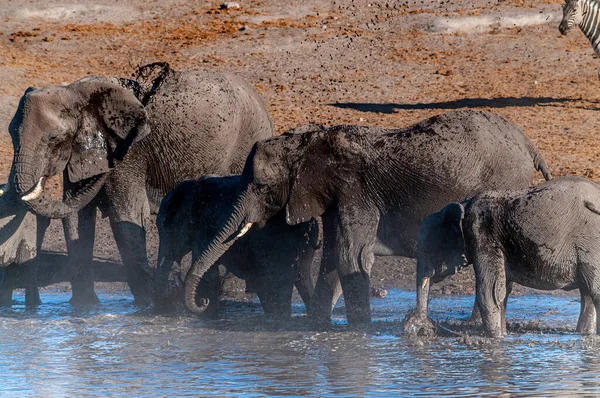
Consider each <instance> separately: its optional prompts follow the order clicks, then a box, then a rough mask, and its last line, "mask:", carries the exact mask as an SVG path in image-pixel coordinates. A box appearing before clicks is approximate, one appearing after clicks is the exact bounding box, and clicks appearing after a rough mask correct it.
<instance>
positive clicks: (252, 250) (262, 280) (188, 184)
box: [155, 175, 318, 318]
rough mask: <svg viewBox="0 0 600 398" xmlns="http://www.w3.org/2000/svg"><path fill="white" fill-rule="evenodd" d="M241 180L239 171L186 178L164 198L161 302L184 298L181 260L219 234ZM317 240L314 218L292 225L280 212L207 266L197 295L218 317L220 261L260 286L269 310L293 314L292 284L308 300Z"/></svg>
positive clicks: (159, 221) (157, 283)
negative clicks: (215, 261)
mask: <svg viewBox="0 0 600 398" xmlns="http://www.w3.org/2000/svg"><path fill="white" fill-rule="evenodd" d="M239 182H240V176H239V175H231V176H222V177H217V176H210V177H205V178H201V179H199V180H197V181H194V180H189V181H184V182H182V183H180V184H179V185H178V186H177V187H176V188H175V189H174V190H173V191H171V192H170V193H169V194H167V196H165V197H164V198H163V200H162V202H161V205H160V210H159V213H158V217H157V226H158V231H159V237H160V246H159V255H158V267H157V269H156V274H155V292H156V297H155V301H156V304H157V305H159V306H161V305H164V304H172V302H173V301H174V300H177V299H179V300H181V302H183V300H182V298H183V297H182V296H181V297H178V296H180V294H181V293H182V291H180V290H182V289H179V288H178V285H179V283H180V282H181V280H180V276H179V275H177V274H178V272H177V270H178V269H180V266H181V260H182V258H183V257H184V256H185V255H186V254H188V253H189V252H190V251H191V252H192V256H193V258H197V257H198V256H199V255H200V252H199V250H201V249H202V248H203V247H205V246H206V245H207V244H208V242H210V240H211V239H212V237H213V236H215V234H216V233H217V228H218V225H220V223H219V220H220V219H221V218H222V217H226V216H228V215H229V209H230V208H231V207H232V206H233V201H234V199H235V196H236V192H237V189H238V185H239ZM317 243H318V227H317V226H316V222H314V223H313V222H308V223H303V224H299V225H296V226H289V225H287V224H286V221H285V214H284V212H281V214H280V215H279V216H277V217H275V218H274V219H272V220H270V221H269V222H267V223H266V224H265V225H264V227H263V228H261V229H252V230H251V231H248V233H247V234H246V235H245V236H244V237H243V238H242V239H238V240H237V241H236V243H235V244H234V246H233V247H232V249H231V250H229V251H228V252H227V253H226V254H224V255H223V256H222V257H221V258H220V260H219V261H218V263H217V264H215V266H214V267H212V268H211V270H210V271H209V272H207V274H206V275H205V277H204V278H203V282H202V283H201V284H200V286H199V288H198V289H199V290H198V294H197V297H202V298H205V299H206V298H207V299H208V301H209V309H208V310H207V311H208V314H207V315H208V316H210V317H216V316H217V309H218V308H217V303H218V290H219V289H218V287H219V286H218V265H219V264H221V265H224V266H225V267H226V269H227V270H228V271H229V272H231V273H233V274H234V275H235V276H237V277H239V278H242V279H244V280H246V282H247V283H248V284H249V286H250V287H252V288H253V289H255V290H256V292H257V294H258V297H259V299H260V302H261V305H262V307H263V309H264V311H265V313H266V314H267V315H268V316H271V317H277V318H284V317H289V316H290V315H291V298H292V290H293V285H294V284H295V285H296V287H297V289H298V292H299V293H300V296H301V297H302V299H303V301H304V303H305V305H306V306H307V307H308V305H309V299H310V294H311V293H312V288H313V285H312V281H311V277H310V267H311V264H312V259H313V254H314V249H315V248H316V246H317ZM181 271H182V272H185V271H187V270H181ZM184 276H185V275H184ZM200 300H202V299H200Z"/></svg>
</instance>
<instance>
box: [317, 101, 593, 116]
mask: <svg viewBox="0 0 600 398" xmlns="http://www.w3.org/2000/svg"><path fill="white" fill-rule="evenodd" d="M580 101H581V99H580V98H552V97H521V98H516V97H500V98H463V99H459V100H454V101H444V102H430V103H418V104H377V103H358V102H338V103H335V104H329V105H330V106H334V107H336V108H345V109H355V110H357V111H361V112H377V113H394V112H395V111H398V110H427V109H460V108H508V107H517V106H519V107H528V106H535V105H542V106H544V105H551V104H560V103H573V102H580ZM575 107H576V108H587V107H582V106H575ZM594 109H597V108H594Z"/></svg>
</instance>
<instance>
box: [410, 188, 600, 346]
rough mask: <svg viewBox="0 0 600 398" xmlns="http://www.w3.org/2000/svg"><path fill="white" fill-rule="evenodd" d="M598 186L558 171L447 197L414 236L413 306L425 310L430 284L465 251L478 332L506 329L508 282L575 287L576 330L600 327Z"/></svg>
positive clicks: (500, 333)
mask: <svg viewBox="0 0 600 398" xmlns="http://www.w3.org/2000/svg"><path fill="white" fill-rule="evenodd" d="M598 241H600V186H598V185H596V184H594V183H593V182H591V181H589V180H586V179H585V178H581V177H561V178H555V179H553V180H551V181H547V182H544V183H543V184H540V185H538V186H536V187H532V188H529V189H524V190H519V191H504V192H502V191H501V192H484V193H481V194H479V195H477V196H475V197H474V198H472V199H470V200H467V201H465V202H463V203H451V204H449V205H448V206H446V207H445V208H444V209H442V210H441V211H439V212H438V213H435V214H432V215H431V216H430V217H428V218H427V219H426V220H425V221H424V222H423V226H422V231H421V234H420V236H419V249H418V256H419V257H418V259H419V262H420V264H419V266H420V267H421V268H422V272H419V275H420V276H419V277H418V278H417V279H418V280H417V287H418V288H420V287H422V286H424V285H426V288H424V289H422V291H421V292H420V296H421V297H423V298H424V299H423V300H420V301H419V302H420V305H419V306H418V311H419V312H420V316H421V317H423V316H425V315H426V314H427V295H428V290H429V286H428V284H423V275H425V277H429V278H431V279H432V280H433V281H439V280H441V279H443V278H444V277H445V276H446V275H448V274H449V273H451V272H449V271H448V270H449V269H450V270H451V269H452V267H455V266H458V265H459V264H461V263H462V262H463V261H462V258H463V257H465V256H466V259H467V260H468V263H470V264H473V266H474V268H475V276H476V283H477V298H476V300H477V304H478V306H479V309H480V311H481V315H482V319H483V326H484V330H485V332H486V333H487V334H488V335H490V336H492V337H500V336H504V335H505V334H506V301H507V298H508V295H509V294H510V291H511V289H512V283H513V282H516V283H518V284H521V285H524V286H528V287H531V288H535V289H542V290H555V289H562V290H572V289H577V288H579V291H580V294H581V313H580V315H579V321H578V322H577V332H580V333H585V334H591V333H593V332H594V330H596V333H599V332H600V323H598V322H597V321H598V320H597V317H596V313H597V312H598V310H600V247H598Z"/></svg>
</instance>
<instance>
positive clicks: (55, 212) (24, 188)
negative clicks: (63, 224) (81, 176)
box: [15, 157, 107, 218]
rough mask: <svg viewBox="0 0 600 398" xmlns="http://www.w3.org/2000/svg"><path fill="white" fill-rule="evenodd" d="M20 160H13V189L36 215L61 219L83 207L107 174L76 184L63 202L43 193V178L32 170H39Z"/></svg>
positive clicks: (100, 185) (39, 168) (96, 192)
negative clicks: (72, 191)
mask: <svg viewBox="0 0 600 398" xmlns="http://www.w3.org/2000/svg"><path fill="white" fill-rule="evenodd" d="M41 169H42V168H41V167H35V166H32V165H31V164H30V163H28V162H25V161H23V160H22V157H21V158H19V159H16V160H15V170H16V171H15V188H16V191H17V193H18V194H19V195H20V196H21V200H23V201H24V202H26V204H27V205H28V206H29V208H30V209H31V210H32V211H33V212H34V213H35V214H37V215H40V216H44V217H48V218H63V217H66V216H68V215H70V214H73V213H75V212H77V211H79V210H81V209H82V208H83V207H85V206H86V205H87V204H88V203H89V202H90V201H91V200H92V199H93V198H94V197H95V196H96V195H97V194H98V191H100V188H102V185H103V184H104V182H105V180H106V177H107V173H104V174H101V175H98V176H94V177H91V178H89V179H87V180H85V181H83V182H80V183H79V184H78V188H77V190H76V191H75V193H74V194H69V193H67V194H66V195H65V198H64V199H63V200H56V199H53V198H51V197H50V196H49V195H48V194H47V193H45V192H44V182H45V177H44V176H40V177H37V176H36V173H34V172H32V170H41Z"/></svg>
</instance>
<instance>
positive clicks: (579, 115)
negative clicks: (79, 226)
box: [0, 0, 600, 292]
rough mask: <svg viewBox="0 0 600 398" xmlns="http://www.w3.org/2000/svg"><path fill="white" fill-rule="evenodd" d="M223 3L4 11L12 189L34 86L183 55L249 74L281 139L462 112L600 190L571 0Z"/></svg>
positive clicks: (593, 66) (404, 269)
mask: <svg viewBox="0 0 600 398" xmlns="http://www.w3.org/2000/svg"><path fill="white" fill-rule="evenodd" d="M219 4H220V3H219V2H214V1H198V0H196V1H188V0H165V1H158V0H144V1H141V0H130V1H128V2H122V1H116V0H99V1H95V2H93V4H92V2H86V1H83V0H79V1H75V0H63V1H57V0H45V1H40V0H13V1H5V2H2V4H0V22H2V23H1V24H0V81H1V82H2V84H1V85H0V180H4V179H5V178H6V175H7V174H8V170H9V165H10V160H11V156H12V146H11V143H10V137H9V136H8V134H7V132H6V131H7V129H6V126H7V125H8V122H9V121H10V118H11V117H12V114H13V112H14V110H15V108H16V104H17V102H18V99H19V97H20V96H21V94H22V93H23V91H24V90H25V89H26V88H27V87H28V86H46V85H51V84H60V83H64V82H71V81H73V80H76V79H78V78H81V77H83V76H86V75H95V74H97V75H114V76H128V75H130V73H131V72H132V70H133V68H134V67H135V66H136V65H140V64H145V63H148V62H154V61H168V62H169V63H171V65H172V66H173V67H175V68H179V69H208V70H218V71H231V72H235V73H238V74H239V75H241V76H243V77H245V78H246V79H248V80H249V81H250V82H252V83H253V84H254V85H255V87H256V88H257V89H258V90H259V92H260V93H261V95H262V96H263V98H264V99H265V102H266V103H267V105H268V108H269V111H270V113H271V116H272V118H273V120H274V122H275V126H276V130H277V132H282V131H284V130H285V129H287V128H290V127H293V126H295V125H297V124H300V123H304V122H307V121H316V122H319V123H323V124H325V125H334V124H341V123H351V124H363V125H377V126H382V127H402V126H406V125H409V124H411V123H414V122H416V121H418V120H421V119H423V118H426V117H428V116H431V115H434V114H438V113H442V112H446V111H448V110H451V109H459V108H474V109H484V110H488V111H492V112H496V113H499V114H502V115H504V116H506V117H508V118H509V119H510V120H512V121H513V122H515V123H517V124H518V125H520V126H521V127H522V128H523V129H524V130H525V131H526V132H527V134H528V135H529V136H530V137H531V138H532V139H533V141H534V142H535V143H536V145H537V146H538V148H539V149H540V150H541V152H542V153H543V154H544V156H545V158H546V160H547V162H548V164H549V165H550V167H551V170H552V172H553V174H554V175H556V176H559V175H581V176H585V177H588V178H591V179H594V180H596V181H597V182H600V169H599V163H598V157H599V156H600V152H599V151H598V148H599V147H600V135H598V134H596V133H595V127H594V126H595V124H594V123H596V122H597V114H596V113H595V112H597V111H598V107H599V106H600V102H599V100H600V90H598V87H600V82H599V81H598V78H597V75H598V69H599V68H600V61H599V60H598V59H596V58H597V57H596V56H595V55H594V54H593V50H592V48H591V46H590V44H589V43H588V41H587V39H586V38H585V37H584V36H583V34H582V33H581V32H580V31H579V29H574V30H573V32H572V33H571V34H570V35H569V36H567V37H562V36H560V34H559V32H558V29H557V28H558V24H559V22H560V16H561V11H560V2H559V1H558V0H541V1H537V2H533V1H530V0H504V1H499V2H497V1H491V0H490V1H485V0H465V1H455V0H447V1H446V0H439V1H431V0H425V1H412V0H411V1H393V0H388V1H381V0H378V1H371V0H365V1H363V0H356V1H350V0H336V1H316V0H304V1H293V0H292V1H290V0H288V1H281V0H270V1H258V0H255V1H240V2H239V4H240V6H241V8H239V9H230V10H221V9H220V8H219ZM52 228H53V230H52V232H51V234H50V238H49V239H48V241H47V242H46V246H47V247H48V248H52V249H57V250H64V242H63V241H62V232H61V228H60V225H59V223H58V222H55V223H53V226H52ZM97 241H98V243H97V244H96V252H97V254H98V255H102V256H104V257H112V258H118V254H117V253H116V249H115V246H114V242H112V237H111V234H110V231H109V230H108V228H107V223H106V222H102V223H101V228H100V230H99V234H98V240H97ZM154 243H155V242H154ZM149 250H150V254H151V255H152V254H154V253H155V251H156V247H155V244H151V247H150V249H149ZM380 264H383V265H380ZM402 264H404V265H402ZM412 264H413V263H412V262H406V261H401V262H398V261H397V260H393V261H391V260H389V259H386V260H385V261H379V262H378V264H376V266H375V274H374V275H373V281H374V283H377V284H381V285H384V286H385V285H387V286H390V285H398V284H399V285H403V284H405V285H407V286H408V285H410V286H411V287H412V284H413V283H414V282H412V275H409V273H410V272H412V269H411V268H412V267H413V265H412ZM465 278H466V277H465ZM453 286H455V285H453V282H449V283H448V284H447V286H445V287H444V289H446V291H447V292H451V291H455V288H454V287H453ZM457 286H459V287H461V289H459V290H465V289H466V287H465V286H461V284H460V283H458V285H457ZM467 290H468V289H467Z"/></svg>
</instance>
